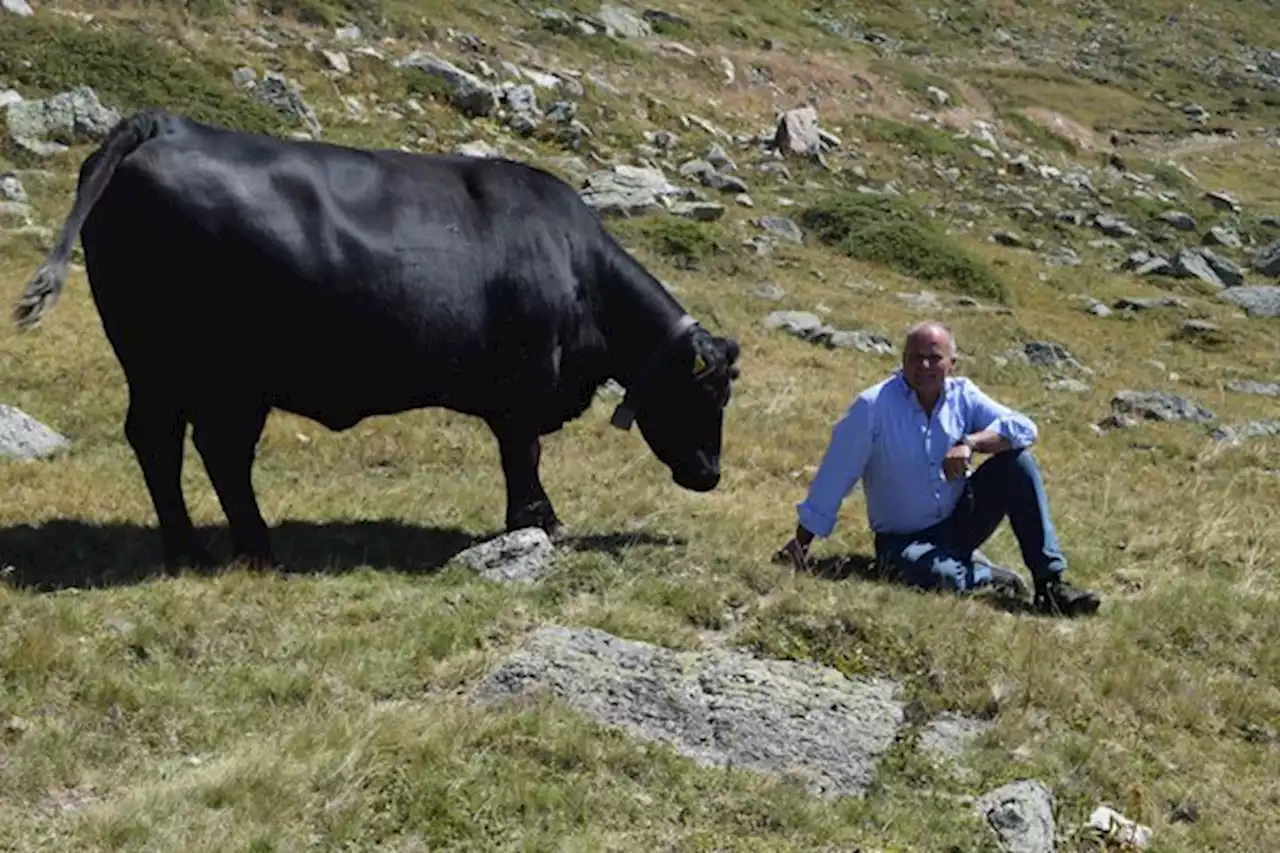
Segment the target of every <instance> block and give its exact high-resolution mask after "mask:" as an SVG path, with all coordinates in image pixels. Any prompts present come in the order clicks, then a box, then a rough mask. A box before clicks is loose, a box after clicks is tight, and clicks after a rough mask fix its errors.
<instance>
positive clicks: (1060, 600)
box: [1034, 580, 1102, 618]
mask: <svg viewBox="0 0 1280 853" xmlns="http://www.w3.org/2000/svg"><path fill="white" fill-rule="evenodd" d="M1101 603H1102V600H1101V599H1100V598H1098V594H1097V593H1095V592H1092V591H1090V590H1087V589H1079V588H1077V587H1074V586H1072V585H1071V584H1069V583H1067V582H1066V581H1062V580H1050V581H1037V582H1036V597H1035V602H1034V604H1035V609H1036V610H1038V611H1039V612H1041V613H1044V614H1046V615H1049V616H1066V617H1068V618H1070V617H1074V616H1088V615H1089V614H1091V613H1094V612H1095V611H1096V610H1097V609H1098V605H1100V604H1101Z"/></svg>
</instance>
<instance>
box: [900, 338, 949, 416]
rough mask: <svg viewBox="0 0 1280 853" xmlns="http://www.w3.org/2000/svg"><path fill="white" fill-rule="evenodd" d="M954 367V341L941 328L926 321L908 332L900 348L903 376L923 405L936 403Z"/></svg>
mask: <svg viewBox="0 0 1280 853" xmlns="http://www.w3.org/2000/svg"><path fill="white" fill-rule="evenodd" d="M955 363H956V339H955V336H954V335H952V334H951V330H950V329H948V328H947V327H946V326H945V325H944V324H942V323H939V322H938V321H937V320H926V321H924V322H923V323H916V324H915V325H914V326H912V327H911V328H910V329H908V330H907V337H906V340H905V341H903V344H902V375H903V378H905V379H906V381H907V384H908V385H910V386H911V387H912V388H914V389H915V391H916V393H917V394H918V395H920V398H921V401H922V402H924V401H926V400H928V401H933V400H936V399H937V397H938V395H939V394H941V393H942V389H943V388H944V387H945V386H946V382H947V377H948V376H950V375H951V371H952V368H954V367H955ZM928 405H932V402H929V403H928Z"/></svg>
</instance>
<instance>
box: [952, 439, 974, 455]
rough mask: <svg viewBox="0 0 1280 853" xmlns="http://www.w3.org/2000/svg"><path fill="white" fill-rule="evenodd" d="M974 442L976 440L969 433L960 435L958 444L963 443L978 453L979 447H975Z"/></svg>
mask: <svg viewBox="0 0 1280 853" xmlns="http://www.w3.org/2000/svg"><path fill="white" fill-rule="evenodd" d="M974 443H975V442H974V440H973V439H972V438H971V437H970V436H967V435H962V436H960V440H959V441H957V442H956V444H963V445H964V446H965V447H967V448H969V450H970V451H971V452H973V453H977V452H978V448H976V447H974Z"/></svg>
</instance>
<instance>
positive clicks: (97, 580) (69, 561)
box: [0, 519, 683, 592]
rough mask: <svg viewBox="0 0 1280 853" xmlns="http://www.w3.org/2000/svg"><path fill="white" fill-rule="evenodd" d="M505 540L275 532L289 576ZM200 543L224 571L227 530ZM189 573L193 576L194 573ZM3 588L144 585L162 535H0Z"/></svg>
mask: <svg viewBox="0 0 1280 853" xmlns="http://www.w3.org/2000/svg"><path fill="white" fill-rule="evenodd" d="M501 533H502V531H501V530H494V531H490V532H487V533H479V534H477V533H474V532H468V531H466V530H463V529H461V528H458V527H431V526H423V525H416V524H406V523H405V522H403V521H399V520H394V519H372V520H359V521H328V522H309V521H283V522H281V523H279V524H277V525H275V526H274V527H272V529H271V537H272V544H273V546H274V548H275V551H276V556H277V558H278V559H279V561H280V562H281V563H282V564H283V566H282V569H281V571H283V572H285V573H323V574H341V573H343V572H348V571H351V570H353V569H357V568H370V569H374V570H377V571H394V572H404V573H410V574H430V573H432V572H436V571H438V570H440V569H441V568H442V567H444V565H445V564H447V563H448V562H449V561H450V560H451V559H452V558H453V557H454V556H455V555H456V554H458V553H459V552H460V551H462V550H464V549H466V548H468V547H470V546H472V545H475V544H478V543H480V542H483V541H486V540H488V539H491V538H493V537H495V536H498V535H500V534H501ZM197 536H198V537H199V540H200V542H202V543H204V544H205V545H206V546H207V547H208V548H209V549H210V551H212V552H213V555H214V557H215V560H216V561H217V563H218V565H217V566H216V567H214V568H212V569H206V570H203V571H204V572H205V573H209V574H216V573H217V572H219V571H222V570H223V569H224V568H225V561H226V560H227V552H228V542H229V539H228V534H227V529H226V526H225V525H211V526H207V527H200V528H197ZM681 544H683V540H681V539H679V538H677V537H662V536H654V535H651V534H646V533H640V532H625V533H624V532H617V533H599V534H576V533H573V532H570V533H568V534H566V535H564V536H563V537H560V538H558V539H557V545H558V546H559V547H561V548H564V549H566V550H574V551H603V552H606V553H611V554H614V555H618V554H620V553H621V552H622V550H623V549H626V548H630V547H634V546H637V545H658V546H678V545H681ZM186 571H191V572H195V571H197V570H195V569H189V570H186ZM0 572H2V573H3V578H0V583H6V584H8V585H9V586H11V587H16V588H21V589H28V590H33V591H40V592H47V591H54V590H60V589H67V588H71V587H78V588H93V587H110V586H122V585H128V584H134V583H139V582H142V581H146V580H148V579H151V578H156V577H163V576H165V575H166V572H165V570H164V565H163V561H162V559H161V554H160V534H159V532H158V531H157V530H156V528H155V527H154V526H147V525H139V524H132V523H106V524H98V523H93V522H87V521H83V520H79V519H57V520H53V521H47V522H43V523H41V524H24V525H17V526H14V527H7V528H0Z"/></svg>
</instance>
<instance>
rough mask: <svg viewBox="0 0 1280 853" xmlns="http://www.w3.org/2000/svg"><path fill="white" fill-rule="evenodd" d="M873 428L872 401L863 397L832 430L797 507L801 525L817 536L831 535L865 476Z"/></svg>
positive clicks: (857, 400)
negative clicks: (806, 491) (863, 475)
mask: <svg viewBox="0 0 1280 853" xmlns="http://www.w3.org/2000/svg"><path fill="white" fill-rule="evenodd" d="M871 427H872V422H871V401H870V400H868V399H866V398H864V397H858V398H857V399H856V400H854V401H853V403H852V404H851V405H850V406H849V408H848V409H846V410H845V413H844V414H843V415H842V416H841V417H840V420H838V421H837V422H836V424H835V426H834V427H832V429H831V440H830V442H829V443H828V444H827V449H826V452H825V453H824V454H823V456H822V462H821V463H820V464H819V465H818V472H817V474H815V475H814V478H813V482H812V483H811V484H810V485H809V493H808V495H807V496H806V498H805V499H804V501H802V502H801V503H798V504H796V514H797V517H798V520H799V522H800V524H801V525H803V526H804V528H805V529H806V530H808V531H810V532H811V533H813V534H814V535H815V536H820V537H826V536H829V535H830V534H831V531H832V530H833V529H834V528H835V525H836V518H837V516H838V515H839V512H840V505H841V504H842V503H843V502H844V499H845V498H846V497H848V495H849V492H851V491H852V490H853V487H854V486H855V485H856V484H857V482H858V480H859V479H860V478H861V477H862V472H863V470H864V469H865V468H866V465H867V459H868V457H869V456H870V455H871V445H872V435H871Z"/></svg>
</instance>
